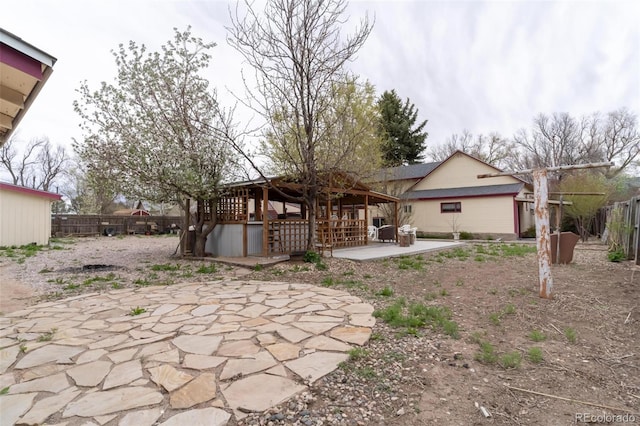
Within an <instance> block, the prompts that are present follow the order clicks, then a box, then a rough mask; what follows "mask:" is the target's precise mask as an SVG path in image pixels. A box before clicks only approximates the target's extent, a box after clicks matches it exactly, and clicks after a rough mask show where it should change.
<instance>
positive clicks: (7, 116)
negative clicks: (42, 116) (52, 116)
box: [0, 28, 56, 146]
mask: <svg viewBox="0 0 640 426" xmlns="http://www.w3.org/2000/svg"><path fill="white" fill-rule="evenodd" d="M55 63H56V58H54V57H53V56H51V55H49V54H47V53H45V52H43V51H42V50H40V49H38V48H36V47H34V46H32V45H30V44H29V43H27V42H25V41H23V40H22V39H21V38H20V37H18V36H16V35H14V34H11V33H10V32H8V31H5V30H3V29H2V28H0V146H2V145H4V143H5V142H6V141H7V140H9V137H10V136H11V134H12V132H13V131H14V130H15V128H16V126H17V125H18V123H20V120H22V117H24V115H25V114H26V112H27V110H28V109H29V107H30V106H31V104H32V103H33V101H34V100H35V98H36V97H37V96H38V93H40V90H41V89H42V87H43V86H44V84H45V83H46V82H47V80H48V79H49V76H50V75H51V73H52V72H53V65H54V64H55Z"/></svg>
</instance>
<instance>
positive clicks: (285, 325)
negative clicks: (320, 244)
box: [0, 280, 375, 426]
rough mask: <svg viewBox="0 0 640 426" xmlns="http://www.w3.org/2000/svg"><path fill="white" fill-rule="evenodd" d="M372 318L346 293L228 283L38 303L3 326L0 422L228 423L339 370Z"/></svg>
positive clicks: (366, 335) (363, 339) (370, 309)
mask: <svg viewBox="0 0 640 426" xmlns="http://www.w3.org/2000/svg"><path fill="white" fill-rule="evenodd" d="M129 306H140V307H142V308H144V309H146V312H145V313H143V314H141V315H137V316H131V315H129V310H128V308H127V307H129ZM372 312H373V307H372V306H370V305H368V304H366V303H362V301H361V300H360V299H359V298H357V297H355V296H352V295H350V294H348V293H346V292H344V291H339V290H335V289H327V288H320V287H315V286H312V285H309V284H289V283H274V282H270V283H264V282H259V281H249V282H243V281H232V280H224V281H216V282H209V283H194V284H182V285H176V286H170V287H163V288H158V287H149V288H140V289H121V290H113V291H109V292H106V293H102V294H99V293H92V294H85V295H80V296H75V297H72V298H69V299H65V300H59V301H53V302H46V303H42V304H39V305H35V306H32V307H29V308H28V309H24V310H22V311H19V312H13V313H11V314H9V315H6V316H4V317H0V384H1V385H2V386H0V387H2V388H5V387H8V391H7V393H8V395H4V396H1V397H0V412H2V415H1V416H0V420H1V421H0V423H1V424H2V425H4V424H14V423H16V422H17V423H18V424H49V423H55V421H53V422H52V419H54V418H55V419H57V421H58V423H59V424H61V425H62V424H67V425H104V424H109V425H111V424H113V425H120V426H128V425H142V426H151V425H154V424H161V425H168V426H172V425H183V424H192V425H198V424H207V425H226V424H227V423H228V422H229V421H230V419H231V417H232V416H234V417H235V418H236V419H240V418H242V417H245V416H246V413H247V412H255V411H264V410H267V409H269V408H270V407H272V406H274V405H277V404H279V403H282V402H284V401H286V400H287V399H288V398H290V397H292V396H293V395H295V394H297V393H299V392H301V391H303V390H305V389H307V387H306V386H305V385H303V384H301V383H312V382H314V381H316V380H318V379H319V378H321V377H323V376H324V375H326V374H328V373H330V372H331V371H333V370H335V369H336V368H337V366H338V364H339V363H340V362H342V361H344V360H346V359H348V354H347V352H348V351H349V350H350V349H351V348H352V346H353V345H363V344H365V343H366V342H367V340H368V339H369V336H370V335H371V328H370V327H372V326H373V325H374V324H375V318H373V317H372V315H371V313H372ZM50 330H55V332H54V333H53V337H52V339H51V340H50V341H38V340H39V338H40V336H41V335H42V334H43V333H45V332H48V331H50ZM25 348H26V349H25ZM14 370H15V372H14ZM195 407H199V408H195ZM194 408H195V409H194Z"/></svg>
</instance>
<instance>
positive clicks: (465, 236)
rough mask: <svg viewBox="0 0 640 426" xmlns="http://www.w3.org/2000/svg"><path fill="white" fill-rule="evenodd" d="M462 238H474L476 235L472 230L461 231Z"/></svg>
mask: <svg viewBox="0 0 640 426" xmlns="http://www.w3.org/2000/svg"><path fill="white" fill-rule="evenodd" d="M460 239H461V240H473V239H474V235H473V234H472V233H471V232H467V231H461V232H460Z"/></svg>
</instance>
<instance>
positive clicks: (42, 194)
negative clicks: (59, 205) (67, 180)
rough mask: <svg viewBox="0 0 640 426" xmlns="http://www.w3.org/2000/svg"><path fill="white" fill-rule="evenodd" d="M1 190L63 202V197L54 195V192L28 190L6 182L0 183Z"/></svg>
mask: <svg viewBox="0 0 640 426" xmlns="http://www.w3.org/2000/svg"><path fill="white" fill-rule="evenodd" d="M0 190H2V191H10V192H17V193H19V194H24V195H30V196H33V197H40V198H49V199H50V200H52V201H59V200H62V196H61V195H60V194H54V193H53V192H47V191H41V190H39V189H32V188H27V187H26V186H19V185H12V184H10V183H4V182H0Z"/></svg>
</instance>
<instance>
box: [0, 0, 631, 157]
mask: <svg viewBox="0 0 640 426" xmlns="http://www.w3.org/2000/svg"><path fill="white" fill-rule="evenodd" d="M233 4H235V3H234V2H232V1H227V0H220V1H212V0H207V1H190V0H181V1H178V0H175V1H166V0H153V1H152V0H146V1H143V0H126V1H111V0H105V1H100V2H95V1H87V0H76V1H73V0H56V1H51V0H19V1H17V0H16V1H13V2H6V3H5V4H4V5H3V7H2V13H0V27H2V28H4V29H5V30H7V31H9V32H12V33H14V34H15V35H17V36H19V37H21V38H22V39H23V40H25V41H26V42H28V43H31V44H33V45H34V46H36V47H38V48H40V49H42V50H44V51H45V52H47V53H49V54H51V55H52V56H54V57H56V58H57V59H58V61H57V63H56V64H55V66H54V73H53V75H52V76H51V78H50V79H49V81H48V82H47V84H46V86H45V87H44V89H43V91H42V92H41V93H40V95H39V97H38V99H37V100H36V101H35V103H34V104H33V106H32V107H31V109H30V110H29V113H28V114H27V115H26V117H25V118H24V119H23V121H22V123H21V124H20V126H19V132H20V133H19V136H20V137H21V138H23V139H27V140H28V139H30V138H32V137H35V136H39V135H46V136H49V138H50V139H51V140H52V141H53V142H55V143H58V144H65V145H70V144H71V140H72V138H79V137H80V132H79V130H78V123H79V119H78V117H77V115H76V114H75V113H74V111H73V107H72V102H73V100H74V99H77V97H78V96H77V93H76V89H77V88H78V87H79V85H80V82H81V81H83V80H87V81H88V82H89V85H90V86H91V87H94V88H97V87H98V84H99V83H100V82H101V81H104V80H107V81H110V80H112V78H113V76H114V75H115V66H114V60H113V56H112V55H111V53H110V51H111V50H112V49H116V48H117V47H118V44H119V43H127V42H128V41H129V40H134V41H136V42H138V43H144V44H146V45H147V46H148V47H149V48H150V49H157V48H159V46H160V45H162V44H163V43H165V42H166V41H167V40H169V39H171V38H173V29H172V28H173V27H177V28H179V29H181V30H182V29H185V28H186V27H187V25H191V26H192V31H193V34H194V35H196V36H199V37H202V38H203V39H205V40H206V41H213V42H216V43H218V46H217V47H216V48H215V49H214V50H213V52H212V53H213V61H212V64H213V67H212V70H211V72H210V74H209V75H208V77H209V79H210V81H211V83H212V85H214V86H215V87H217V88H218V90H219V100H220V101H221V103H223V104H227V105H231V104H232V103H234V98H233V96H231V95H230V94H229V93H228V92H227V90H228V89H231V90H234V91H236V92H239V91H240V90H241V82H240V81H239V75H240V70H241V68H242V66H243V64H242V61H241V58H240V57H239V55H238V54H237V53H236V52H235V51H234V50H233V49H232V48H231V47H229V46H228V44H227V43H226V40H225V37H226V30H225V26H228V25H229V23H230V21H229V12H228V9H229V6H231V5H233ZM348 10H349V13H350V16H351V20H352V21H351V22H355V21H357V19H359V18H360V17H362V16H364V14H365V13H368V14H369V16H370V17H375V27H374V29H373V32H372V34H371V36H370V38H369V40H368V41H367V43H366V45H365V47H364V48H363V49H362V50H361V51H360V53H359V55H358V58H357V59H356V60H355V61H354V62H353V63H352V64H350V66H351V67H352V69H353V71H355V72H356V73H357V74H359V75H360V76H362V77H363V78H365V79H367V80H369V81H370V82H371V83H373V84H374V85H375V86H376V88H377V91H378V93H379V94H380V93H382V92H383V91H384V90H391V89H395V90H396V91H397V93H398V94H399V96H400V97H402V98H406V97H408V98H410V100H411V101H412V102H413V103H415V105H416V106H417V108H418V109H419V118H420V119H421V120H424V119H426V120H428V124H427V127H426V130H427V131H428V132H429V137H428V139H427V143H428V144H429V145H433V144H438V143H441V142H442V141H444V140H445V139H446V138H447V137H448V136H450V135H451V134H452V133H460V132H461V131H462V130H463V129H468V130H469V131H471V132H472V133H475V134H477V133H488V132H491V131H496V132H499V133H501V134H502V135H504V136H510V135H512V134H513V133H514V132H515V131H516V130H517V129H519V128H522V127H529V126H530V125H531V121H532V119H533V117H534V116H535V115H536V114H538V113H553V112H568V113H570V114H572V115H574V116H581V115H583V114H589V113H591V112H595V111H601V112H608V111H612V110H614V109H618V108H620V107H628V108H629V109H631V110H632V111H633V112H634V113H636V114H638V113H640V25H639V22H640V1H638V0H631V1H588V2H580V1H563V2H551V1H512V2H503V1H494V2H484V1H392V0H386V1H352V2H351V4H350V6H349V9H348Z"/></svg>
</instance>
